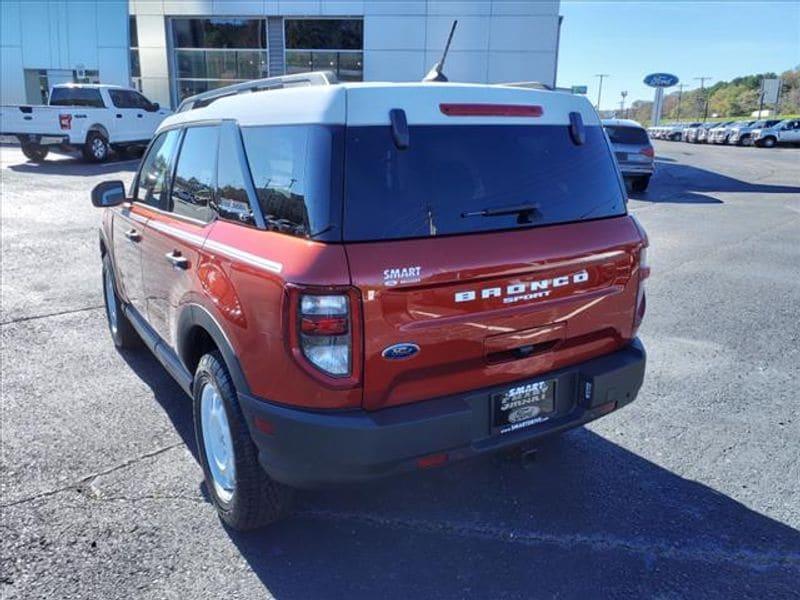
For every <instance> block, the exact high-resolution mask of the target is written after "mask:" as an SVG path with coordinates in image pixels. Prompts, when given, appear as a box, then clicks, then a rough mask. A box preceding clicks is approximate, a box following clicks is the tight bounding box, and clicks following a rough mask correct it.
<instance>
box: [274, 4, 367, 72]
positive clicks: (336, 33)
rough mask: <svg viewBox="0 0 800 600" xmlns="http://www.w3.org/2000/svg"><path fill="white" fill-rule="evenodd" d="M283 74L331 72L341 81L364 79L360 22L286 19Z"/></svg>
mask: <svg viewBox="0 0 800 600" xmlns="http://www.w3.org/2000/svg"><path fill="white" fill-rule="evenodd" d="M284 26H285V36H286V72H287V73H304V72H307V71H322V70H326V71H333V72H334V73H336V75H337V77H338V78H339V79H340V80H342V81H361V80H362V79H363V78H364V67H363V62H364V54H363V48H364V22H363V21H362V20H361V19H286V21H285V25H284Z"/></svg>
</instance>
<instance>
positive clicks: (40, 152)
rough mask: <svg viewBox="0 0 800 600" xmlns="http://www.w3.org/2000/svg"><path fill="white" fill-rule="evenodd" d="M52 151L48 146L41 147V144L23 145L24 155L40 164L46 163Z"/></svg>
mask: <svg viewBox="0 0 800 600" xmlns="http://www.w3.org/2000/svg"><path fill="white" fill-rule="evenodd" d="M49 152H50V149H49V148H48V147H47V146H40V145H39V144H23V145H22V153H23V154H24V155H25V158H27V159H28V160H30V161H32V162H35V163H38V162H42V161H44V159H45V158H46V157H47V154H48V153H49Z"/></svg>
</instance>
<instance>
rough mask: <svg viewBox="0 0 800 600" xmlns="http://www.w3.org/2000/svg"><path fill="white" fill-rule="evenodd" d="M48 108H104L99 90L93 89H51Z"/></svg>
mask: <svg viewBox="0 0 800 600" xmlns="http://www.w3.org/2000/svg"><path fill="white" fill-rule="evenodd" d="M50 106H91V107H94V108H104V107H103V98H102V97H101V96H100V90H98V89H95V88H73V87H57V88H53V93H52V95H51V96H50Z"/></svg>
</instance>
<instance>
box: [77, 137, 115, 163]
mask: <svg viewBox="0 0 800 600" xmlns="http://www.w3.org/2000/svg"><path fill="white" fill-rule="evenodd" d="M108 151H109V147H108V140H107V139H106V138H105V136H104V135H103V134H102V133H100V132H99V131H90V132H89V135H87V136H86V143H85V144H84V145H83V157H84V158H85V159H86V160H88V161H90V162H96V163H101V162H105V161H106V160H108Z"/></svg>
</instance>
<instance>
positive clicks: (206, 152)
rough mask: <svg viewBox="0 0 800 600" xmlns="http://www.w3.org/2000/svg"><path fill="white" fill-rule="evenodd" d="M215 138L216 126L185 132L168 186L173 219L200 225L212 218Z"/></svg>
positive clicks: (194, 128) (214, 185) (215, 168)
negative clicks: (171, 180) (193, 220)
mask: <svg viewBox="0 0 800 600" xmlns="http://www.w3.org/2000/svg"><path fill="white" fill-rule="evenodd" d="M218 138H219V127H216V126H206V127H189V128H188V129H186V133H185V134H184V136H183V143H182V144H181V151H180V156H179V157H178V166H177V168H176V169H175V180H174V181H173V183H172V212H174V213H175V214H176V215H182V216H184V217H189V218H191V219H195V220H197V221H202V222H203V223H208V222H209V221H211V220H212V219H213V218H214V210H213V207H212V205H213V202H214V192H215V189H216V186H217V141H218Z"/></svg>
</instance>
